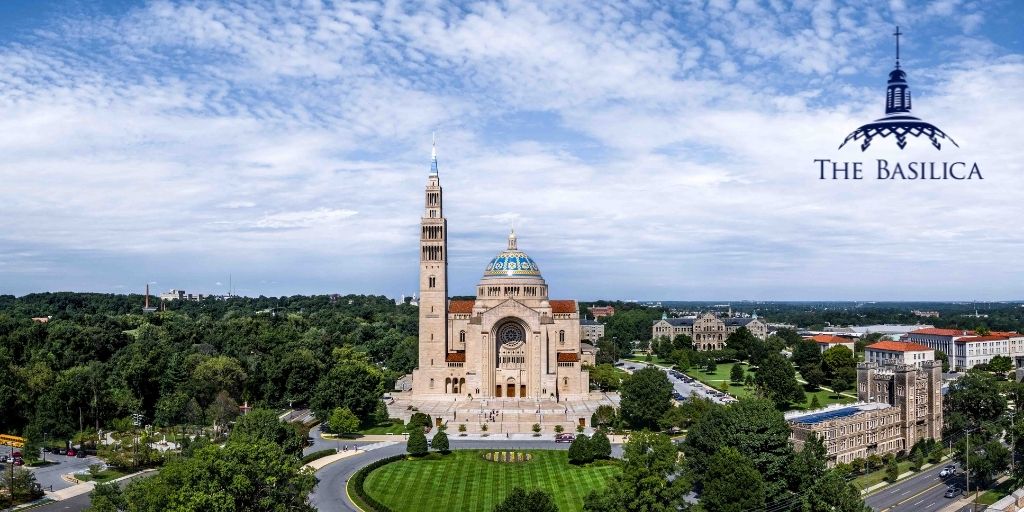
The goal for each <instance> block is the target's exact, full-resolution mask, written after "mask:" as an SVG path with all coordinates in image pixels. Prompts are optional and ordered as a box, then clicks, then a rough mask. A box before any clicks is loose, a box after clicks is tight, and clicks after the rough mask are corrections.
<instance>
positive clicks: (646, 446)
mask: <svg viewBox="0 0 1024 512" xmlns="http://www.w3.org/2000/svg"><path fill="white" fill-rule="evenodd" d="M622 459H623V462H622V473H620V474H619V475H618V476H616V477H615V478H614V479H613V480H612V481H611V482H610V483H609V485H608V487H607V488H606V489H604V490H600V491H593V492H591V493H590V494H588V495H587V497H586V498H585V499H584V500H583V509H584V510H586V511H589V512H598V511H600V512H605V511H621V512H634V511H636V512H640V511H643V512H676V511H677V510H678V509H679V507H680V506H681V504H682V500H683V495H684V494H685V493H686V490H687V489H689V487H690V483H689V482H688V481H687V479H686V478H685V475H677V473H678V470H679V464H678V451H677V450H676V447H675V445H673V444H672V440H671V439H669V437H668V436H666V435H664V434H657V433H653V432H650V431H646V430H644V431H640V432H634V433H633V434H632V435H631V436H629V441H627V442H626V444H625V445H623V456H622ZM670 476H673V478H670Z"/></svg>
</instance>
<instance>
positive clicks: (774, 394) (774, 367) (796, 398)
mask: <svg viewBox="0 0 1024 512" xmlns="http://www.w3.org/2000/svg"><path fill="white" fill-rule="evenodd" d="M754 382H756V383H757V387H758V389H760V390H761V392H762V393H764V396H766V397H768V398H769V399H771V401H772V402H774V403H775V406H776V407H778V408H779V409H786V408H788V407H789V404H790V403H793V402H797V403H802V402H803V401H804V390H803V388H801V387H800V385H799V383H798V382H797V381H796V371H795V370H794V369H793V365H792V364H791V363H790V362H789V361H787V360H786V359H785V358H784V357H782V356H781V355H779V354H769V355H768V356H767V357H765V358H764V361H762V362H761V366H760V367H759V368H758V369H757V377H756V378H755V379H754Z"/></svg>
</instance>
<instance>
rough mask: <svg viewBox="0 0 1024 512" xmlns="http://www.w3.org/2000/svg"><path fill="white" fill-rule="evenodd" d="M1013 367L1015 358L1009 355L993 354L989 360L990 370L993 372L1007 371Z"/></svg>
mask: <svg viewBox="0 0 1024 512" xmlns="http://www.w3.org/2000/svg"><path fill="white" fill-rule="evenodd" d="M1011 369H1013V360H1012V359H1010V358H1009V357H1007V356H1003V355H997V356H993V357H992V359H991V360H990V361H989V362H988V371H990V372H992V373H1006V372H1008V371H1010V370H1011Z"/></svg>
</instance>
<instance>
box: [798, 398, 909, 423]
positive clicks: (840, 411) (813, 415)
mask: <svg viewBox="0 0 1024 512" xmlns="http://www.w3.org/2000/svg"><path fill="white" fill-rule="evenodd" d="M889 407H892V406H891V405H889V404H884V403H879V402H871V403H866V402H862V403H859V404H854V405H840V406H831V407H827V408H825V409H819V410H817V411H811V412H807V413H798V414H794V415H793V416H789V417H787V418H786V421H789V422H790V423H800V424H803V425H815V424H818V423H823V422H826V421H830V420H836V419H840V418H847V417H850V416H853V415H855V414H860V413H862V412H867V411H873V410H878V409H888V408H889Z"/></svg>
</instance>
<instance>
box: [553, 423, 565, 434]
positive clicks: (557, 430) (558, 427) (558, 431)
mask: <svg viewBox="0 0 1024 512" xmlns="http://www.w3.org/2000/svg"><path fill="white" fill-rule="evenodd" d="M562 432H565V427H563V426H561V425H555V433H556V434H561V433H562Z"/></svg>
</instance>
